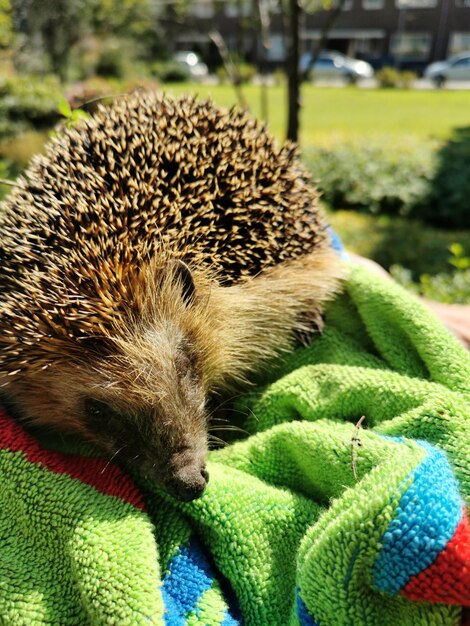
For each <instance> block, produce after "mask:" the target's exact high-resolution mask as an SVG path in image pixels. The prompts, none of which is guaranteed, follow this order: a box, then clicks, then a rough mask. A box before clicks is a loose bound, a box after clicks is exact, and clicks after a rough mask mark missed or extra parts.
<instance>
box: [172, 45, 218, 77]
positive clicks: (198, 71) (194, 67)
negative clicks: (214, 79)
mask: <svg viewBox="0 0 470 626" xmlns="http://www.w3.org/2000/svg"><path fill="white" fill-rule="evenodd" d="M173 59H174V60H175V61H176V62H177V63H179V64H180V65H182V66H183V67H184V69H185V70H187V72H188V75H189V77H190V78H192V79H194V80H202V79H204V78H206V76H207V75H208V74H209V70H208V68H207V65H206V64H205V63H203V62H202V61H201V59H200V58H199V56H198V55H197V54H196V53H195V52H190V51H186V50H183V51H181V52H176V53H175V54H174V55H173Z"/></svg>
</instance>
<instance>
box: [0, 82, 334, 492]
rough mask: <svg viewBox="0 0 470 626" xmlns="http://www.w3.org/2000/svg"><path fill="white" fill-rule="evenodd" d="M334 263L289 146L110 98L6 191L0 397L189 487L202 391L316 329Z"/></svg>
mask: <svg viewBox="0 0 470 626" xmlns="http://www.w3.org/2000/svg"><path fill="white" fill-rule="evenodd" d="M341 272H342V270H341V267H340V264H339V262H338V260H337V256H336V254H335V253H334V252H333V251H332V250H331V247H330V242H329V237H328V234H327V227H326V223H325V219H324V217H323V215H322V213H321V210H320V209H319V205H318V194H317V192H316V189H315V187H314V186H312V184H311V183H310V180H309V176H308V174H307V172H306V171H305V170H304V168H303V166H302V165H301V163H300V161H299V158H298V154H297V150H296V147H295V146H294V145H293V144H290V143H285V144H284V145H281V146H279V145H278V144H277V143H276V142H275V140H274V139H273V138H272V137H271V136H270V134H269V133H268V131H267V130H266V128H265V126H264V125H262V124H261V123H259V122H257V121H255V120H254V119H253V118H251V116H250V115H249V114H248V113H246V112H244V111H241V110H237V109H236V108H233V109H231V110H225V109H219V108H218V107H217V106H216V105H214V104H213V103H212V101H210V100H209V101H199V100H198V99H196V98H193V97H189V96H186V97H183V98H180V99H172V98H170V97H169V96H167V95H163V94H157V93H145V92H140V93H136V94H133V95H130V96H126V97H122V98H117V99H116V100H115V101H114V102H113V103H112V104H111V105H109V106H106V107H105V106H102V105H100V106H99V107H98V109H97V111H96V112H95V113H94V115H93V116H90V117H88V118H87V119H84V120H80V122H79V123H77V124H74V125H73V126H71V127H66V128H63V129H62V131H61V132H60V133H57V134H56V135H55V136H54V137H53V138H52V139H51V141H50V143H49V144H48V146H47V147H46V149H45V152H44V155H42V156H37V157H34V159H33V160H32V162H31V164H30V166H29V168H28V169H27V170H26V171H25V173H24V175H23V176H22V177H20V178H19V179H18V181H17V184H16V186H15V188H14V189H13V191H12V192H11V194H10V195H9V197H8V198H7V199H6V200H5V201H4V203H3V206H2V209H1V216H0V385H1V387H2V394H3V396H4V397H5V398H6V399H7V401H8V402H9V403H12V406H14V407H15V409H16V413H17V415H18V416H19V419H21V420H23V421H24V423H25V424H26V425H32V426H33V427H34V428H36V427H38V428H40V429H43V428H44V429H51V428H52V429H54V430H56V431H58V432H60V433H63V434H66V435H71V436H73V437H78V438H79V439H80V440H84V441H87V442H89V443H91V444H93V445H94V446H97V447H98V449H99V450H100V451H101V452H102V453H103V454H104V455H108V456H109V458H110V459H111V458H113V459H115V460H116V462H117V463H121V464H122V465H123V466H124V467H125V468H128V469H129V470H130V471H138V472H141V473H142V474H143V475H144V476H147V477H149V478H150V479H152V480H154V481H156V483H157V484H158V485H160V486H161V487H162V488H163V489H164V490H166V491H168V492H169V493H171V494H172V495H174V496H176V497H177V498H179V499H181V500H183V501H189V500H192V499H194V498H197V497H199V496H200V495H201V494H202V493H203V491H204V489H205V487H206V484H207V481H208V473H207V470H206V459H207V454H208V423H209V413H210V408H209V407H210V406H211V402H212V401H213V399H214V398H220V396H221V394H222V395H223V394H224V393H227V394H228V393H234V391H233V390H234V389H239V388H240V386H241V387H243V386H244V385H249V384H250V381H251V380H252V379H253V376H254V375H255V374H256V373H257V372H259V371H261V370H262V369H263V368H265V367H267V364H268V363H269V362H270V361H271V360H272V359H274V358H276V357H277V356H278V355H280V354H281V353H283V352H285V351H287V350H290V349H291V348H293V346H294V345H295V344H296V342H297V340H298V337H299V336H301V335H302V334H305V333H311V332H312V331H313V330H314V329H315V328H316V327H317V326H318V322H319V319H320V317H321V312H322V309H323V306H324V304H325V302H326V301H328V300H330V299H331V298H332V297H333V294H334V293H335V292H336V291H337V290H338V286H339V284H340V282H341Z"/></svg>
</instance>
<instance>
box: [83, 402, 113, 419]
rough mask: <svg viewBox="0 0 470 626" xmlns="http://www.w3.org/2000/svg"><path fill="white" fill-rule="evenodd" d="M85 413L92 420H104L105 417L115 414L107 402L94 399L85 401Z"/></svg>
mask: <svg viewBox="0 0 470 626" xmlns="http://www.w3.org/2000/svg"><path fill="white" fill-rule="evenodd" d="M85 412H86V414H87V416H88V417H89V418H91V419H102V418H104V417H111V416H113V415H114V414H115V413H114V411H113V409H111V407H110V406H109V405H108V404H106V402H101V401H100V400H94V399H93V398H87V399H86V400H85Z"/></svg>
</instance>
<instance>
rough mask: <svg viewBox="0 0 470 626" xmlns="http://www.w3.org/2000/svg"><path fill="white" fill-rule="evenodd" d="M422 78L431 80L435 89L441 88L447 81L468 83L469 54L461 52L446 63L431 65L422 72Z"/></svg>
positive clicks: (439, 62) (469, 73) (469, 75)
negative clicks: (466, 81) (465, 81)
mask: <svg viewBox="0 0 470 626" xmlns="http://www.w3.org/2000/svg"><path fill="white" fill-rule="evenodd" d="M424 77H425V78H428V79H429V80H431V81H432V82H433V83H434V84H435V85H436V87H443V86H444V85H445V83H446V81H448V80H469V81H470V52H461V53H460V54H455V55H454V56H451V57H449V58H448V59H447V60H446V61H438V62H437V63H431V65H428V66H427V68H426V69H425V70H424Z"/></svg>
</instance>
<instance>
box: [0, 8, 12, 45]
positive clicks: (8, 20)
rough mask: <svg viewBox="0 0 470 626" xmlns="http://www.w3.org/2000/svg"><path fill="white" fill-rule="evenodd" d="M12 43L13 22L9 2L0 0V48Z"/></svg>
mask: <svg viewBox="0 0 470 626" xmlns="http://www.w3.org/2000/svg"><path fill="white" fill-rule="evenodd" d="M12 42H13V20H12V10H11V3H10V0H0V48H8V47H9V46H11V44H12Z"/></svg>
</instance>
